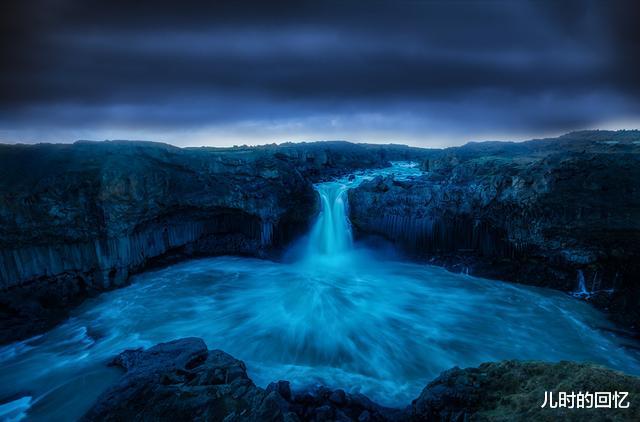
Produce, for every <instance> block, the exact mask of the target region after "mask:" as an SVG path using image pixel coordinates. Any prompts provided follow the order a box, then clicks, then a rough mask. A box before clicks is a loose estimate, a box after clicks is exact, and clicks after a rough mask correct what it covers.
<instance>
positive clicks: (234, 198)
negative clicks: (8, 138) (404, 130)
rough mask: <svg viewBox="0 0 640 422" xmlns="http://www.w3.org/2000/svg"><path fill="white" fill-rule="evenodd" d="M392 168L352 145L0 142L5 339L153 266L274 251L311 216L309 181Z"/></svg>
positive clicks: (0, 334)
mask: <svg viewBox="0 0 640 422" xmlns="http://www.w3.org/2000/svg"><path fill="white" fill-rule="evenodd" d="M386 164H387V162H386V161H384V160H383V159H382V158H381V155H380V154H379V153H377V152H372V151H369V150H368V149H366V148H365V147H363V146H358V145H353V144H349V143H346V142H326V143H306V144H305V143H302V144H284V145H282V146H263V147H254V148H248V147H240V148H237V147H236V148H185V149H181V148H176V147H172V146H169V145H165V144H158V143H149V142H126V141H122V142H118V141H116V142H77V143H75V144H71V145H61V144H58V145H50V144H41V145H32V146H27V145H0V321H2V324H0V341H9V340H11V339H15V338H20V337H23V336H24V335H28V334H30V333H32V332H38V331H40V330H42V329H45V328H47V327H48V326H49V325H50V324H51V323H52V321H56V320H58V319H59V317H61V316H64V315H65V314H66V311H67V310H68V309H69V308H70V307H71V306H73V305H75V304H77V303H79V302H80V301H82V299H84V298H85V297H87V296H89V295H92V294H94V293H97V292H99V291H103V290H107V289H111V288H114V287H118V286H121V285H123V284H126V282H127V279H128V277H129V275H130V274H133V273H135V272H138V271H142V270H144V269H145V268H149V267H150V266H152V265H154V264H158V263H162V262H168V261H171V260H178V259H183V258H187V257H192V256H205V255H220V254H241V255H252V256H262V257H265V256H270V255H273V254H276V253H277V252H278V251H279V250H281V249H282V248H283V247H284V246H285V245H286V244H287V243H288V242H289V241H290V240H292V239H293V238H294V237H296V236H297V235H299V234H301V233H303V232H304V231H305V230H306V229H307V226H308V224H309V221H310V219H311V218H312V217H313V215H314V213H315V212H316V206H317V205H316V193H315V192H314V190H313V187H312V181H313V180H316V179H320V178H322V177H330V176H332V175H338V174H342V173H344V172H350V171H353V170H355V169H358V168H363V167H364V168H366V167H380V166H383V165H386Z"/></svg>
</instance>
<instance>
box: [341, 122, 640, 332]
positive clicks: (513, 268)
mask: <svg viewBox="0 0 640 422" xmlns="http://www.w3.org/2000/svg"><path fill="white" fill-rule="evenodd" d="M422 165H423V168H424V170H425V171H426V172H427V173H426V174H425V175H424V176H422V177H419V178H416V179H415V180H413V181H403V182H400V181H395V180H393V179H392V178H386V179H382V178H379V179H376V180H374V181H371V182H368V183H363V184H362V185H361V186H360V187H359V188H357V189H354V190H352V191H350V194H349V205H350V211H351V221H352V224H353V227H354V231H355V233H356V234H357V235H359V236H360V237H364V236H368V235H379V236H382V237H384V238H386V239H388V240H391V241H393V242H395V243H397V244H398V245H401V246H402V247H403V248H404V249H405V250H406V251H408V252H409V253H410V254H412V255H414V256H417V257H419V258H421V259H426V260H429V261H431V262H433V263H436V264H442V265H445V266H447V267H450V268H453V269H454V270H456V271H459V272H462V271H464V272H470V273H471V274H474V275H479V276H484V277H489V278H496V279H502V280H507V281H517V282H522V283H527V284H533V285H538V286H545V287H552V288H556V289H560V290H564V291H568V292H576V295H578V296H581V297H583V298H586V299H588V300H590V301H592V302H593V303H595V304H596V305H598V306H599V307H601V308H604V309H607V310H609V311H611V314H612V315H613V317H614V318H615V319H616V320H617V321H619V322H622V323H624V324H626V325H628V326H633V327H636V328H638V327H640V307H639V306H638V304H639V303H640V283H638V280H640V264H639V263H640V132H638V131H626V132H625V131H620V132H606V131H594V132H581V133H573V134H569V135H565V136H562V137H559V138H554V139H547V140H538V141H529V142H524V143H502V142H487V143H475V144H468V145H465V146H463V147H459V148H450V149H446V150H443V151H441V152H440V153H438V154H436V155H433V156H431V157H430V158H429V159H427V160H425V161H423V163H422Z"/></svg>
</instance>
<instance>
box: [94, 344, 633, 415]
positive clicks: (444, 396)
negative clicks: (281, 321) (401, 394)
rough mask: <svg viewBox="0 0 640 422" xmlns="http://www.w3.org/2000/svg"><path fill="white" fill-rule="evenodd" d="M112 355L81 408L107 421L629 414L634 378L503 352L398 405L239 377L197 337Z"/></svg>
mask: <svg viewBox="0 0 640 422" xmlns="http://www.w3.org/2000/svg"><path fill="white" fill-rule="evenodd" d="M112 364H114V365H117V366H120V367H122V368H123V369H125V371H126V373H125V374H124V375H123V377H122V378H121V379H120V381H119V382H118V383H117V384H116V385H114V386H113V387H111V388H110V389H109V390H107V391H106V392H104V393H103V394H102V395H101V396H100V398H99V399H98V400H97V402H96V403H95V404H94V405H93V407H92V408H91V409H90V410H89V411H88V412H87V414H86V415H85V416H84V417H83V420H84V421H93V420H100V421H102V420H105V421H120V420H207V421H223V420H224V421H359V422H364V421H424V420H437V421H467V420H474V421H475V420H477V421H489V420H504V421H506V420H509V421H528V420H536V421H537V420H540V421H555V420H573V421H582V420H590V421H591V420H592V421H609V420H620V421H627V420H628V421H635V420H639V418H640V410H639V409H640V408H638V407H637V406H634V400H635V398H637V397H638V395H640V379H639V378H637V377H634V376H629V375H625V374H622V373H620V372H616V371H612V370H609V369H606V368H603V367H600V366H597V365H593V364H586V363H573V362H560V363H546V362H518V361H504V362H496V363H485V364H482V365H480V366H479V367H477V368H467V369H460V368H453V369H450V370H448V371H445V372H443V373H442V374H441V375H440V376H439V377H438V378H436V379H435V380H434V381H432V382H431V383H429V384H428V385H427V386H426V387H425V389H424V390H423V391H422V393H421V394H420V396H419V397H418V398H417V399H416V400H414V401H413V402H412V404H411V405H410V406H409V407H407V408H405V409H389V408H384V407H382V406H379V405H377V404H376V403H374V402H372V401H371V400H369V399H368V398H367V397H365V396H363V395H359V394H355V395H350V394H348V393H345V392H344V391H343V390H334V391H332V390H330V389H328V388H325V387H318V388H317V389H315V390H312V391H307V392H304V393H302V394H299V395H295V396H292V395H291V391H290V388H289V384H288V383H287V382H286V381H278V382H277V383H272V384H270V385H269V387H268V388H267V389H262V388H259V387H257V386H255V385H254V384H253V383H252V382H251V380H250V379H249V378H248V377H247V372H246V367H245V365H244V363H242V362H241V361H239V360H236V359H234V358H233V357H232V356H230V355H228V354H226V353H224V352H222V351H220V350H212V351H209V350H207V348H206V346H205V344H204V342H203V341H202V340H200V339H196V338H187V339H181V340H175V341H172V342H168V343H162V344H159V345H157V346H154V347H152V348H150V349H148V350H129V351H125V352H123V353H121V354H120V355H119V356H118V357H116V358H115V359H114V360H113V361H112ZM545 391H553V392H554V393H556V394H557V392H558V391H565V392H568V393H570V392H572V391H574V392H579V391H581V392H585V393H586V392H592V393H593V392H596V391H609V392H616V391H617V392H627V393H629V397H628V399H627V403H630V407H629V408H628V409H623V408H617V409H616V408H612V409H603V408H591V409H575V408H574V409H566V408H565V409H562V408H556V409H550V408H548V407H547V408H541V404H542V402H543V400H544V397H545Z"/></svg>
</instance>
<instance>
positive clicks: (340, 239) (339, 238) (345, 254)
mask: <svg viewBox="0 0 640 422" xmlns="http://www.w3.org/2000/svg"><path fill="white" fill-rule="evenodd" d="M419 174H421V171H420V169H419V167H418V166H417V164H415V163H406V162H395V163H392V165H391V166H390V167H387V168H384V169H375V170H369V171H364V172H360V173H356V174H352V175H350V176H347V177H343V178H341V179H338V180H334V181H331V182H323V183H318V184H316V185H315V186H314V188H315V190H316V191H317V192H318V197H319V198H320V213H319V214H318V218H317V220H316V222H315V223H314V225H313V228H312V229H311V232H310V233H309V237H308V239H307V246H306V249H304V257H303V258H304V260H305V261H309V260H311V261H312V265H314V266H315V265H318V263H317V262H315V261H317V259H321V260H322V265H325V264H328V265H331V264H337V265H343V264H344V261H345V259H347V260H348V261H349V262H350V263H353V262H354V259H355V258H354V257H353V256H349V255H350V253H351V252H352V249H353V234H352V231H351V222H350V221H349V203H348V197H347V192H348V191H349V189H351V188H355V187H357V186H359V185H360V184H361V183H362V182H363V181H365V180H371V179H373V178H374V177H375V176H388V175H393V176H394V178H395V179H396V180H407V178H410V177H414V176H417V175H419ZM351 255H352V254H351Z"/></svg>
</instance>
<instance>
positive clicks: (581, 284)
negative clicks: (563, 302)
mask: <svg viewBox="0 0 640 422" xmlns="http://www.w3.org/2000/svg"><path fill="white" fill-rule="evenodd" d="M577 277H578V289H577V290H576V291H575V292H573V295H574V296H576V297H581V298H585V297H589V296H590V295H591V293H590V292H589V291H588V290H587V284H586V282H585V280H584V273H583V272H582V270H578V276H577Z"/></svg>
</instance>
